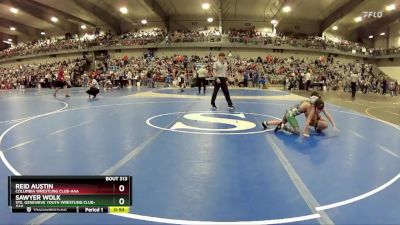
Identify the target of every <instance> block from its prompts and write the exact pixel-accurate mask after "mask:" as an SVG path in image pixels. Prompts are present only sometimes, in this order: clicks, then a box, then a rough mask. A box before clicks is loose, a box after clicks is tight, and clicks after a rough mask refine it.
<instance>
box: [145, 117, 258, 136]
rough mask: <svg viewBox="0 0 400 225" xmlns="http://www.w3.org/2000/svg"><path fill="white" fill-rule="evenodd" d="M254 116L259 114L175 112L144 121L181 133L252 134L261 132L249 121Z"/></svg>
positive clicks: (153, 125) (159, 127)
mask: <svg viewBox="0 0 400 225" xmlns="http://www.w3.org/2000/svg"><path fill="white" fill-rule="evenodd" d="M256 116H260V115H255V114H254V113H243V112H238V113H228V112H185V113H184V112H175V113H167V114H162V115H158V116H154V117H151V118H149V119H148V120H147V121H146V122H147V124H148V125H150V126H152V127H155V128H158V129H162V130H168V131H173V132H181V133H194V134H227V135H229V134H252V133H261V132H262V131H260V129H259V128H257V125H256V123H254V122H253V121H251V120H254V118H255V117H256ZM166 121H168V122H169V123H166ZM160 124H163V125H160Z"/></svg>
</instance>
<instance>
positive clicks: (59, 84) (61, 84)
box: [53, 65, 71, 98]
mask: <svg viewBox="0 0 400 225" xmlns="http://www.w3.org/2000/svg"><path fill="white" fill-rule="evenodd" d="M55 84H56V85H55V86H56V90H55V91H54V93H53V96H54V97H55V98H56V97H57V92H58V91H59V90H60V89H63V90H64V94H65V97H66V98H69V97H71V96H70V95H68V94H67V92H66V88H67V82H66V81H65V77H64V68H63V66H62V65H61V66H60V68H59V69H58V72H57V80H56V82H55Z"/></svg>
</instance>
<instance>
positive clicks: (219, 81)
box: [211, 52, 235, 110]
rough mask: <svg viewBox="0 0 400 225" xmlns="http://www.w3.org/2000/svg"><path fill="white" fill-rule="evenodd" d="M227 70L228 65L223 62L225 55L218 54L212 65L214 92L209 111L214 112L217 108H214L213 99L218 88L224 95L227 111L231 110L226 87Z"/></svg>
mask: <svg viewBox="0 0 400 225" xmlns="http://www.w3.org/2000/svg"><path fill="white" fill-rule="evenodd" d="M227 70H228V63H227V62H226V60H225V54H224V53H223V52H221V53H219V55H218V61H216V62H215V63H214V65H213V71H214V73H213V75H214V92H213V95H212V98H211V109H212V110H216V109H217V106H215V99H216V98H217V94H218V91H219V88H221V89H222V92H223V93H224V95H225V99H226V102H227V103H228V110H233V109H235V107H233V104H232V101H231V97H230V95H229V90H228V85H227V79H226V77H227V74H226V71H227Z"/></svg>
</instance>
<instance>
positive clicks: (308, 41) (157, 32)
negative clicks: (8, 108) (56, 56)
mask: <svg viewBox="0 0 400 225" xmlns="http://www.w3.org/2000/svg"><path fill="white" fill-rule="evenodd" d="M224 40H226V41H229V42H230V43H244V44H259V45H273V46H292V47H300V48H314V49H328V50H338V51H342V52H354V53H360V54H372V55H383V54H397V53H399V52H400V49H399V48H391V49H367V48H365V47H364V46H362V45H360V44H359V43H355V42H350V41H347V40H336V41H333V40H331V39H328V38H325V37H316V36H296V37H295V36H293V35H283V34H277V35H274V36H271V35H270V34H268V33H265V32H260V31H257V30H256V29H255V27H250V28H246V29H230V30H229V31H228V33H227V34H221V33H220V32H219V31H218V30H177V31H171V32H169V33H167V32H166V31H165V30H162V29H154V30H148V31H138V32H129V33H126V34H123V35H120V36H114V35H113V34H112V33H111V31H110V30H108V31H107V32H106V33H102V32H100V30H99V29H96V31H95V32H93V33H86V34H85V35H81V36H79V35H77V34H76V35H71V34H68V35H65V36H64V37H58V38H56V37H53V38H42V39H39V40H35V41H32V42H26V43H20V44H18V45H16V46H13V47H10V48H7V49H4V50H2V51H0V59H2V58H8V57H14V56H25V55H35V54H40V53H49V52H50V53H51V52H57V51H62V50H78V49H88V48H91V47H96V46H133V45H146V44H160V43H165V44H171V43H180V42H221V41H224Z"/></svg>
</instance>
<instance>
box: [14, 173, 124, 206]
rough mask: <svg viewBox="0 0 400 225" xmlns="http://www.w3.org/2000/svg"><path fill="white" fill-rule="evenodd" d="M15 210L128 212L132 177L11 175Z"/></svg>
mask: <svg viewBox="0 0 400 225" xmlns="http://www.w3.org/2000/svg"><path fill="white" fill-rule="evenodd" d="M8 192H9V194H8V205H9V206H10V208H11V211H12V212H15V213H35V212H37V213H43V212H57V213H63V212H66V213H67V212H71V213H128V212H129V209H130V206H131V205H132V177H131V176H9V177H8Z"/></svg>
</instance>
